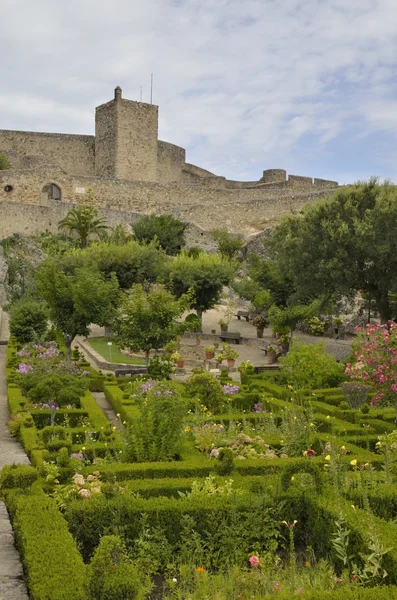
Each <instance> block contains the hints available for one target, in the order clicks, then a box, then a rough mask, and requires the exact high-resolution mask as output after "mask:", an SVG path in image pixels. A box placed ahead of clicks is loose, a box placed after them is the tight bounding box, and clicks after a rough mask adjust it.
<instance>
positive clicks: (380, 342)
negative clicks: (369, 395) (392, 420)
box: [345, 322, 397, 405]
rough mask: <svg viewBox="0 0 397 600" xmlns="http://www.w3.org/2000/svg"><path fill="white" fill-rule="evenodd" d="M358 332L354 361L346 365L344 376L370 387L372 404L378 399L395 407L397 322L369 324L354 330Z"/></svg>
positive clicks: (396, 399)
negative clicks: (373, 394) (371, 389)
mask: <svg viewBox="0 0 397 600" xmlns="http://www.w3.org/2000/svg"><path fill="white" fill-rule="evenodd" d="M357 332H358V333H359V337H358V340H357V343H356V344H355V349H354V352H353V355H354V362H352V363H347V365H346V370H345V373H346V375H348V377H351V379H354V380H355V381H360V382H363V383H366V384H370V385H372V386H373V388H374V390H375V396H374V398H373V399H372V404H373V405H375V404H376V403H377V402H379V401H380V400H384V401H388V402H392V403H393V404H397V368H396V365H397V323H394V322H389V323H388V324H387V325H386V324H384V325H371V324H370V323H368V324H367V326H366V327H365V328H364V329H362V328H361V327H357Z"/></svg>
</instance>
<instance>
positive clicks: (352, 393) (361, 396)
mask: <svg viewBox="0 0 397 600" xmlns="http://www.w3.org/2000/svg"><path fill="white" fill-rule="evenodd" d="M341 388H342V393H343V395H344V396H345V398H346V400H347V402H348V404H349V407H350V408H360V407H361V406H362V405H363V404H364V403H365V402H366V401H367V398H368V394H369V392H370V390H371V388H370V386H369V385H364V384H363V383H360V382H357V381H345V383H342V386H341Z"/></svg>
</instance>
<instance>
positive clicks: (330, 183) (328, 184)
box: [313, 178, 338, 188]
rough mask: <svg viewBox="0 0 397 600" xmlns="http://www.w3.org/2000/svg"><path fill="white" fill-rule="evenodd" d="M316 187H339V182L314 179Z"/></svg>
mask: <svg viewBox="0 0 397 600" xmlns="http://www.w3.org/2000/svg"><path fill="white" fill-rule="evenodd" d="M313 185H314V187H317V188H323V187H337V186H338V182H337V181H331V180H329V179H316V178H314V183H313Z"/></svg>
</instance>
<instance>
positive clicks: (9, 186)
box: [4, 185, 14, 192]
mask: <svg viewBox="0 0 397 600" xmlns="http://www.w3.org/2000/svg"><path fill="white" fill-rule="evenodd" d="M13 189H14V188H13V187H12V185H5V186H4V191H5V192H12V190H13Z"/></svg>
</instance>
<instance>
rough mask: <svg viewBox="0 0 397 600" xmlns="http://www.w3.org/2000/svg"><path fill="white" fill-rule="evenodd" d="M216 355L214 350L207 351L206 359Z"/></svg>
mask: <svg viewBox="0 0 397 600" xmlns="http://www.w3.org/2000/svg"><path fill="white" fill-rule="evenodd" d="M214 356H215V353H214V352H206V353H205V359H206V360H212V359H213V358H214Z"/></svg>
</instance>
